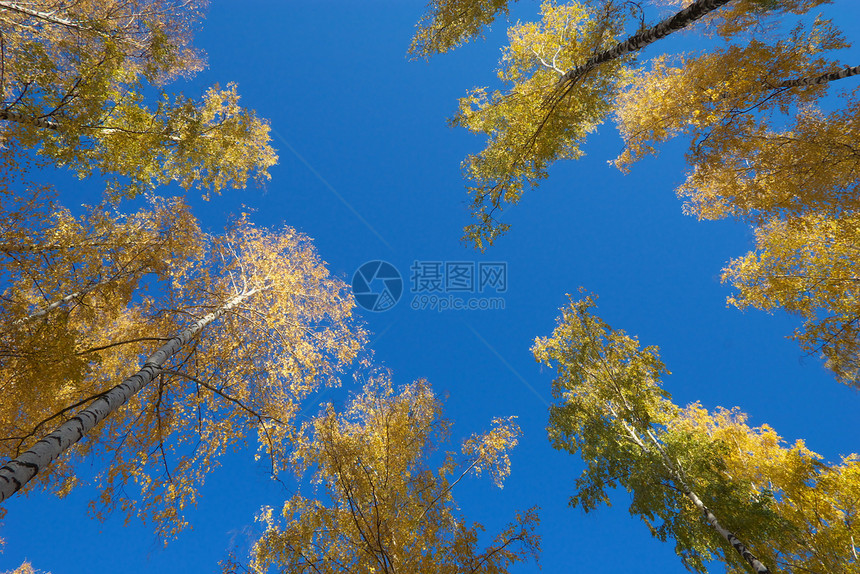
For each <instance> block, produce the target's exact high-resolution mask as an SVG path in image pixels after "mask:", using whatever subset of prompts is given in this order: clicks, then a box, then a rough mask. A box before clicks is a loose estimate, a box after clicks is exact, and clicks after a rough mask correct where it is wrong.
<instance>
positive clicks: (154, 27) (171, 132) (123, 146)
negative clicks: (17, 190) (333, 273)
mask: <svg viewBox="0 0 860 574" xmlns="http://www.w3.org/2000/svg"><path fill="white" fill-rule="evenodd" d="M201 10H202V3H201V2H196V1H182V2H179V1H176V0H109V1H104V0H83V1H80V2H74V3H68V2H59V1H57V0H38V1H35V2H27V3H26V4H24V3H20V2H11V1H10V2H6V1H3V2H0V23H2V24H3V27H4V33H3V40H4V45H3V47H4V62H5V64H4V74H3V77H2V82H3V83H2V85H0V94H1V95H2V99H3V104H2V109H0V113H3V114H4V119H6V120H7V121H6V122H4V125H3V126H2V132H0V135H2V137H3V139H4V140H6V141H10V140H11V141H16V142H18V143H19V144H20V145H21V146H22V147H23V148H30V149H35V150H37V152H38V153H39V154H40V156H41V157H42V158H43V161H44V162H45V163H51V164H56V165H61V166H67V167H69V168H70V169H72V170H73V171H75V173H77V174H78V175H79V176H80V177H81V178H85V177H90V176H92V175H106V176H108V185H109V188H110V190H111V191H112V193H114V194H115V195H128V196H134V195H137V194H138V193H141V192H143V191H147V190H151V189H154V188H155V187H157V186H159V185H162V184H165V183H170V182H176V183H178V184H179V185H181V186H183V187H185V188H186V189H187V188H191V187H195V188H199V189H202V190H203V191H204V193H207V194H208V193H212V192H219V191H220V190H222V189H224V188H226V187H234V188H240V187H244V186H245V185H246V183H247V182H248V180H249V179H256V180H257V181H258V182H263V181H265V180H266V179H268V173H267V170H268V168H269V167H271V166H272V165H274V164H275V162H276V161H277V156H276V155H275V152H274V150H272V148H271V147H270V145H269V133H268V132H269V127H268V123H267V122H266V121H264V120H261V119H259V118H257V117H256V116H255V114H254V113H253V112H252V111H248V110H245V109H243V108H241V107H240V106H239V105H238V99H239V98H238V95H237V94H236V89H235V86H234V85H230V86H228V87H227V89H223V90H222V89H219V88H218V87H217V86H215V87H214V88H211V89H210V90H209V91H207V92H206V93H205V94H204V95H203V97H202V99H201V100H200V101H194V100H193V99H191V98H188V97H185V96H181V95H180V96H170V95H168V94H167V93H166V92H165V91H164V90H163V88H162V85H163V84H164V83H166V82H167V81H169V80H171V79H173V78H175V77H176V76H179V75H186V76H187V75H190V74H192V73H194V72H196V71H198V70H200V69H202V59H201V57H200V55H199V54H198V52H197V51H196V50H194V49H193V48H192V47H191V45H190V42H191V32H192V30H193V28H194V26H195V25H196V22H197V21H198V20H199V18H200V16H201ZM152 91H154V92H156V93H157V94H158V97H156V98H155V101H154V102H152V103H151V104H148V103H147V100H149V98H146V97H144V93H149V92H152Z"/></svg>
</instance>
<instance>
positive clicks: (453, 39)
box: [409, 0, 516, 58]
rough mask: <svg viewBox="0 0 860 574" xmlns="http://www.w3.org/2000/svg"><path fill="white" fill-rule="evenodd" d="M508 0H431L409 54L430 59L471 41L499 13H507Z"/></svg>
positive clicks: (419, 24)
mask: <svg viewBox="0 0 860 574" xmlns="http://www.w3.org/2000/svg"><path fill="white" fill-rule="evenodd" d="M508 1H509V0H431V1H430V3H429V4H428V5H427V12H426V14H425V15H424V17H423V18H422V19H421V21H420V22H419V23H418V26H417V27H418V31H417V32H416V33H415V36H414V37H413V38H412V45H411V46H410V47H409V53H410V54H411V55H412V56H414V57H421V58H430V57H431V56H433V55H435V54H442V53H444V52H447V51H448V50H451V49H453V48H456V47H457V46H459V45H461V44H464V43H465V42H468V41H469V40H471V39H473V38H475V37H476V36H479V35H480V34H481V31H482V30H483V29H484V28H485V27H487V26H489V25H490V24H492V23H493V21H494V20H495V19H496V18H498V17H499V15H500V14H505V15H507V13H508ZM512 1H514V2H516V0H512Z"/></svg>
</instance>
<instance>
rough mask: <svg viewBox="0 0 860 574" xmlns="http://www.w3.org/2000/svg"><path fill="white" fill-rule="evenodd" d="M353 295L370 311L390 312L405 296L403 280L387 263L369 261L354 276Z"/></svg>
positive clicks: (392, 266)
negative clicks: (402, 296) (401, 297)
mask: <svg viewBox="0 0 860 574" xmlns="http://www.w3.org/2000/svg"><path fill="white" fill-rule="evenodd" d="M352 293H353V295H355V301H356V302H357V303H358V304H359V305H361V306H362V307H364V308H365V309H367V310H368V311H374V312H379V311H388V310H389V309H391V308H392V307H394V306H395V305H396V304H397V302H398V301H400V296H401V295H403V278H402V277H401V276H400V272H399V271H398V270H397V268H396V267H395V266H394V265H392V264H391V263H389V262H387V261H368V262H367V263H365V264H364V265H362V266H361V267H359V268H358V269H357V270H356V271H355V275H353V276H352Z"/></svg>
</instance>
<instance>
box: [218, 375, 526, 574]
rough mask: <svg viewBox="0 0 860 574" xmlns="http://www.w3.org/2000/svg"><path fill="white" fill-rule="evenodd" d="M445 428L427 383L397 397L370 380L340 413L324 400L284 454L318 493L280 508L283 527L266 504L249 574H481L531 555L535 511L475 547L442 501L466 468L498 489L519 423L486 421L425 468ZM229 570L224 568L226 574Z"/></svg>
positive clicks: (473, 534) (470, 533)
mask: <svg viewBox="0 0 860 574" xmlns="http://www.w3.org/2000/svg"><path fill="white" fill-rule="evenodd" d="M449 432H450V422H449V421H447V420H445V419H444V418H442V404H441V402H440V401H439V399H437V398H436V396H435V394H434V393H433V391H432V390H431V389H430V386H429V385H428V384H427V383H426V382H425V381H417V382H415V383H413V384H411V385H408V386H406V387H403V388H402V389H401V390H400V391H399V392H397V393H395V392H394V391H393V389H392V387H391V383H390V381H389V380H388V379H387V377H385V376H383V377H382V378H380V379H376V380H371V381H369V382H368V383H367V384H366V385H365V386H364V389H363V393H362V394H360V395H358V396H357V397H355V398H354V400H353V401H352V402H351V403H350V405H349V406H348V408H347V409H346V411H345V412H343V413H337V412H335V410H334V408H333V407H332V405H331V404H329V405H328V406H327V407H326V409H325V410H324V412H322V413H321V414H320V415H319V416H318V417H317V418H315V419H314V420H313V421H311V422H309V423H306V424H305V425H303V427H302V431H301V433H300V434H299V436H297V440H296V448H295V450H294V452H293V455H292V463H293V466H294V468H295V469H296V471H297V472H298V473H302V472H307V471H310V470H312V471H313V477H312V482H313V483H314V484H316V485H317V486H318V488H320V489H321V490H323V492H324V495H323V496H322V497H320V499H310V498H306V497H304V496H302V495H301V494H296V495H295V496H293V497H292V498H291V499H289V500H287V501H286V503H285V504H284V507H283V510H282V512H281V514H282V516H283V521H282V520H279V519H278V518H276V517H275V515H274V511H273V509H272V508H265V509H263V512H262V514H261V515H260V517H259V520H261V521H262V522H263V523H264V524H265V526H266V530H265V532H264V533H263V535H262V537H261V538H260V540H258V541H257V543H256V544H255V546H254V549H253V552H252V562H251V568H252V570H253V571H254V572H266V571H268V570H270V569H271V568H272V567H274V568H275V569H276V571H279V572H295V573H298V572H316V573H318V574H319V573H329V572H331V573H334V572H344V571H347V572H387V573H391V574H393V573H395V572H410V573H412V572H414V573H416V574H418V573H428V574H429V573H431V572H432V573H437V572H442V573H448V572H451V573H453V572H474V573H487V574H489V573H503V572H507V571H508V568H509V567H510V566H511V565H513V564H515V563H518V562H521V561H523V560H525V559H526V558H527V557H529V556H532V557H535V558H536V556H537V552H538V551H539V539H538V537H537V536H536V535H535V534H534V528H535V526H536V524H537V521H538V519H537V515H536V512H535V510H534V509H532V510H529V511H527V512H525V513H523V514H518V515H517V517H516V520H515V522H514V523H513V524H511V525H510V526H508V527H507V528H506V529H505V530H504V531H503V532H501V533H499V534H498V535H497V536H496V538H495V540H494V541H493V543H492V544H491V545H490V546H489V547H487V548H486V549H484V550H483V551H478V550H477V538H478V534H479V532H480V531H481V530H483V528H482V527H481V525H480V524H476V523H473V524H471V525H470V524H468V523H467V522H465V520H464V519H463V518H461V517H459V516H457V515H456V513H455V508H456V506H455V504H454V501H453V498H452V496H451V491H452V489H453V488H454V487H455V486H456V485H457V483H459V482H460V480H462V479H463V478H464V477H465V476H466V475H467V474H469V473H470V472H475V473H481V472H486V473H488V474H490V476H491V477H492V478H493V480H494V482H495V483H496V484H497V485H498V486H499V487H501V485H502V481H503V480H504V478H505V477H506V476H507V475H508V473H509V471H510V462H509V460H508V455H507V452H508V450H509V449H510V448H512V447H513V446H515V445H516V443H517V436H518V434H519V428H518V427H517V426H516V424H514V422H513V420H512V419H495V421H494V428H493V429H492V430H490V431H489V432H487V433H486V434H483V435H473V436H472V437H471V438H469V439H468V440H466V441H465V442H464V443H463V449H462V455H460V456H458V455H455V454H454V453H450V452H449V453H446V455H445V459H444V462H443V463H442V465H441V466H440V467H439V468H438V469H436V470H432V469H431V468H430V466H429V465H430V463H431V455H432V453H433V451H435V449H436V448H437V447H438V446H439V445H441V444H442V443H443V442H445V441H446V440H447V438H448V435H449ZM463 458H464V459H465V460H459V461H458V459H463ZM463 467H465V469H464V470H462V472H459V469H460V468H463ZM458 472H459V476H458ZM454 476H457V478H456V479H454V480H451V479H452V478H453V477H454ZM236 566H237V565H236V564H235V563H229V564H227V565H225V571H232V570H234V569H235V568H236Z"/></svg>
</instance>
